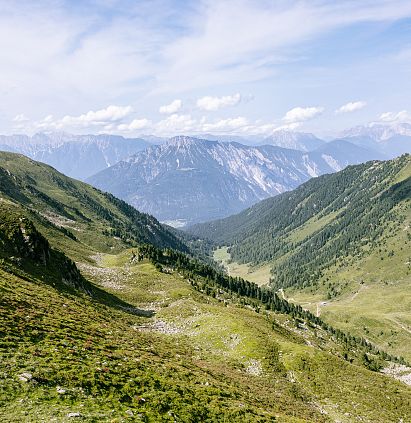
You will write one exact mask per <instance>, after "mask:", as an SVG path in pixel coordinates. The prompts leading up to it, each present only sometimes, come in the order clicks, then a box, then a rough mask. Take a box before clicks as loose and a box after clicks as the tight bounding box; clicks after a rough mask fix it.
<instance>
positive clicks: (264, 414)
mask: <svg viewBox="0 0 411 423" xmlns="http://www.w3.org/2000/svg"><path fill="white" fill-rule="evenodd" d="M19 160H20V159H19ZM17 167H18V166H17V165H16V168H17ZM9 168H11V165H9ZM43 169H44V168H43ZM14 172H15V173H14V174H15V175H16V174H17V173H18V172H19V173H18V176H16V177H19V178H22V179H24V178H25V175H24V172H23V170H22V169H19V170H17V169H14ZM10 173H11V171H10ZM50 173H51V174H53V171H52V170H50ZM0 181H1V183H2V182H3V181H4V179H0ZM19 183H20V182H19ZM42 183H43V182H41V180H40V178H38V181H37V185H36V186H41V185H42ZM3 187H4V185H3ZM7 187H9V188H10V185H7ZM14 188H15V191H14V192H12V193H10V190H9V191H8V193H7V194H6V193H5V190H4V188H3V190H2V192H1V197H2V200H1V201H0V211H1V212H0V217H1V219H0V256H1V257H0V356H1V357H0V420H1V421H5V422H37V421H59V422H60V421H61V422H64V421H73V419H74V417H70V416H79V417H78V419H79V420H81V421H90V422H92V421H118V422H120V421H149V422H160V421H171V422H174V421H178V422H197V421H216V422H217V421H227V422H237V421H244V422H247V421H250V422H257V421H283V422H302V421H313V422H321V421H335V420H339V421H341V422H351V421H358V420H359V419H361V420H362V421H369V422H387V421H399V420H400V419H403V421H408V420H410V418H411V415H410V409H411V388H410V387H409V386H407V385H405V384H404V383H402V382H400V381H397V380H395V379H394V378H392V377H389V376H386V375H383V374H381V373H378V372H375V371H371V370H368V368H367V367H371V365H374V364H375V363H378V364H382V365H383V366H386V365H387V363H384V362H383V360H382V357H381V356H376V355H375V354H374V353H372V352H371V353H370V352H369V351H368V350H367V349H366V348H365V349H364V348H363V347H362V346H361V344H358V343H354V344H353V346H352V347H351V348H348V344H346V343H344V342H342V341H341V339H339V338H338V337H337V336H336V335H335V333H334V334H333V332H330V331H329V330H326V329H324V328H323V327H322V326H320V325H317V324H315V323H313V321H311V320H309V319H305V318H303V317H297V315H295V316H293V315H291V314H288V315H287V314H281V313H278V312H274V311H270V310H269V309H266V310H265V308H264V307H263V304H261V303H260V302H259V301H258V300H256V299H254V300H252V301H250V300H249V299H247V298H246V297H242V296H239V295H238V294H235V292H234V291H230V290H227V289H224V288H223V287H221V286H216V285H215V284H213V282H212V280H210V279H209V278H207V277H203V276H198V275H197V274H196V273H195V272H193V271H192V270H190V269H189V268H188V267H187V269H188V270H189V272H188V273H187V272H185V271H184V267H183V268H181V263H183V262H184V260H185V259H184V256H183V255H180V256H181V259H180V258H179V257H180V256H179V255H178V254H177V253H175V254H176V257H177V258H178V259H177V261H176V263H175V264H174V265H173V264H167V265H166V264H164V265H162V266H159V265H156V266H154V265H153V264H152V263H151V262H149V261H148V260H147V259H145V258H143V257H142V258H141V257H140V253H141V251H143V247H140V248H139V247H135V246H134V247H132V248H127V247H128V246H127V242H126V241H124V240H122V239H117V240H113V239H112V236H110V232H109V231H108V230H105V231H104V232H103V230H101V231H100V232H97V231H96V228H100V229H101V228H103V229H104V228H106V225H108V224H107V223H106V221H105V220H104V219H101V217H100V216H99V215H97V216H94V217H93V216H92V211H90V209H89V208H88V206H87V204H88V203H87V201H86V200H84V199H78V198H74V197H73V200H70V203H67V206H65V207H64V210H65V209H66V207H67V210H71V209H69V207H70V204H72V202H73V201H78V206H77V207H78V210H81V213H83V212H84V214H85V213H90V214H89V215H88V219H90V221H87V222H82V221H80V220H74V222H75V223H74V224H73V223H71V222H70V224H71V225H73V226H72V232H73V233H74V234H75V239H73V237H72V236H71V235H68V234H67V233H66V232H65V231H64V230H62V229H61V228H60V226H59V225H56V224H53V223H52V222H50V219H46V218H44V217H42V215H40V214H39V213H37V212H36V210H35V209H33V208H34V207H37V205H38V207H39V209H40V212H41V213H42V214H43V215H44V214H45V215H47V211H48V208H47V204H48V203H44V202H43V201H40V200H38V199H37V198H36V196H33V197H30V201H29V202H27V200H25V199H24V198H23V195H24V196H26V195H27V196H28V194H27V192H26V189H25V188H24V187H23V189H21V188H20V187H19V185H15V186H14ZM14 188H13V186H11V188H10V189H12V190H13V189H14ZM44 189H45V188H44ZM56 189H57V188H56ZM39 190H40V189H39ZM52 191H53V185H52V184H51V183H50V184H48V185H47V193H48V194H47V195H49V197H50V198H52V197H51V192H52ZM97 193H98V192H97ZM53 195H54V194H53ZM96 195H97V194H96ZM98 195H100V194H98ZM53 198H56V197H53ZM37 201H38V202H37ZM110 204H111V203H110ZM43 206H44V208H43V209H42V208H41V207H43ZM53 213H54V212H53ZM62 213H63V211H61V210H60V213H59V214H58V215H59V216H62ZM56 214H57V213H56ZM31 218H33V221H34V224H33V222H32V220H31ZM60 218H61V217H59V219H60ZM93 219H94V220H93ZM74 228H77V229H78V230H77V231H75V230H74ZM95 233H96V234H97V235H96V236H94V234H95ZM77 236H78V237H77ZM153 251H154V253H156V251H157V250H155V249H153ZM156 254H159V252H158V253H156ZM167 254H171V253H170V252H168V253H167ZM43 257H45V260H43ZM68 257H70V258H72V259H74V260H75V262H76V263H75V265H74V264H73V262H72V261H71V260H70V259H69V258H68ZM136 257H137V259H138V258H141V260H137V259H136ZM167 257H168V258H170V257H171V256H170V255H168V256H167ZM187 260H188V259H187ZM179 262H180V265H179V264H178V263H179ZM190 263H194V261H190ZM66 266H69V268H66ZM179 266H180V267H179ZM70 269H71V270H70ZM159 269H161V271H160V270H159ZM180 269H182V270H180ZM78 270H80V272H81V274H79V273H78ZM68 273H70V274H71V275H72V277H71V278H70V279H67V274H68ZM70 282H72V283H70ZM393 365H394V364H393ZM394 366H395V368H396V369H399V370H400V367H399V366H398V365H397V364H395V365H394ZM382 392H383V393H384V394H383V396H382V395H381V393H382Z"/></svg>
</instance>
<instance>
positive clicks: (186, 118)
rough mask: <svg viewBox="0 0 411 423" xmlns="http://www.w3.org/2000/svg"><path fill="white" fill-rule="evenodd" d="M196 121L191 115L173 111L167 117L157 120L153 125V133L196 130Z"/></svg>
mask: <svg viewBox="0 0 411 423" xmlns="http://www.w3.org/2000/svg"><path fill="white" fill-rule="evenodd" d="M196 125H197V121H196V119H194V118H192V117H191V115H179V114H177V113H174V114H172V115H170V116H168V117H167V118H165V119H163V120H161V121H159V122H157V124H156V125H155V127H154V132H155V134H158V135H166V136H167V135H170V136H173V135H177V134H185V133H188V132H191V131H195V130H196Z"/></svg>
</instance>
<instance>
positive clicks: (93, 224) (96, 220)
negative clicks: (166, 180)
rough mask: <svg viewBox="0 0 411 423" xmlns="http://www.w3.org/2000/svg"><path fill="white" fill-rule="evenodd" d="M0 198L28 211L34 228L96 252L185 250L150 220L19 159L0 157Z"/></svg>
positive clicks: (0, 154)
mask: <svg viewBox="0 0 411 423" xmlns="http://www.w3.org/2000/svg"><path fill="white" fill-rule="evenodd" d="M0 196H1V197H2V198H4V199H7V200H11V201H13V202H15V203H18V204H19V205H20V206H23V207H24V208H25V209H26V210H29V211H32V212H33V213H34V214H35V215H32V216H31V218H32V219H34V220H36V221H37V222H38V223H39V224H41V225H43V226H48V227H52V226H54V229H56V227H57V228H60V232H62V233H63V235H65V236H66V238H68V237H70V236H71V237H72V238H75V239H77V240H78V241H79V242H80V243H81V242H82V243H84V244H86V245H91V246H93V247H96V248H103V249H104V248H105V249H108V250H110V249H116V248H117V249H118V248H122V247H123V246H124V245H125V244H126V245H127V244H128V245H130V244H132V243H136V242H149V243H152V244H154V245H157V246H159V247H173V248H177V249H180V250H185V248H186V247H185V246H184V244H183V243H182V242H181V241H180V240H179V239H178V238H177V237H176V236H175V235H174V234H173V233H171V232H170V231H169V230H168V229H167V228H165V227H164V226H162V225H160V223H159V222H158V221H157V220H156V219H155V218H153V217H152V216H149V215H147V214H144V213H140V212H138V211H137V210H135V209H134V208H133V207H131V206H129V205H128V204H126V203H125V202H123V201H121V200H118V199H117V198H115V197H113V196H112V195H110V194H106V193H103V192H101V191H99V190H97V189H95V188H93V187H91V186H90V185H87V184H85V183H83V182H79V181H76V180H74V179H71V178H68V177H66V176H64V175H63V174H61V173H59V172H57V171H56V170H55V169H53V168H52V167H50V166H47V165H45V164H42V163H39V162H35V161H33V160H31V159H29V158H27V157H25V156H22V155H18V154H14V153H5V152H0ZM106 235H110V236H111V237H110V241H109V242H107V240H108V238H107V236H106ZM55 238H57V239H59V238H61V237H60V235H59V236H57V237H55Z"/></svg>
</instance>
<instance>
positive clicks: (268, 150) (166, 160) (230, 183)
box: [87, 136, 381, 225]
mask: <svg viewBox="0 0 411 423" xmlns="http://www.w3.org/2000/svg"><path fill="white" fill-rule="evenodd" d="M380 157H381V155H380V154H379V153H376V152H373V151H370V150H366V149H364V148H362V147H358V146H355V145H353V144H350V143H348V142H346V141H335V142H333V143H329V144H324V145H321V147H320V148H319V149H318V150H314V151H311V152H303V151H298V150H291V149H284V148H281V147H277V146H273V145H262V146H246V145H243V144H239V143H235V142H218V141H208V140H202V139H197V138H192V137H183V136H181V137H175V138H172V139H171V140H170V141H168V142H167V143H165V144H162V145H161V146H153V147H150V148H148V149H146V150H144V151H141V152H139V153H136V154H135V155H133V156H131V157H129V158H127V159H126V160H122V161H121V162H119V163H117V164H116V165H114V166H112V167H110V168H108V169H105V170H104V171H101V172H99V173H98V174H96V175H94V176H92V177H91V178H88V179H87V182H89V183H91V184H92V185H94V186H96V187H98V188H100V189H102V190H104V191H108V192H111V193H113V194H114V195H116V196H118V197H120V198H122V199H124V200H125V201H127V202H129V203H130V204H132V205H133V206H135V207H137V208H138V209H140V210H143V211H145V212H146V213H150V214H154V215H155V216H156V217H157V218H158V219H160V220H161V221H164V222H167V223H170V224H172V225H178V224H180V225H184V224H192V223H196V222H201V221H206V220H211V219H215V218H218V217H223V216H228V215H230V214H233V213H236V212H239V211H241V210H242V209H244V208H246V207H248V206H250V205H252V204H254V203H256V202H258V201H259V200H262V199H264V198H267V197H271V196H273V195H277V194H280V193H282V192H284V191H288V190H291V189H293V188H295V187H297V186H298V185H300V184H301V183H303V182H305V181H306V180H308V179H309V178H312V177H316V176H319V175H322V174H325V173H331V172H335V171H338V170H340V169H342V168H343V167H345V166H346V165H348V164H353V163H361V162H363V161H367V160H371V159H376V158H380Z"/></svg>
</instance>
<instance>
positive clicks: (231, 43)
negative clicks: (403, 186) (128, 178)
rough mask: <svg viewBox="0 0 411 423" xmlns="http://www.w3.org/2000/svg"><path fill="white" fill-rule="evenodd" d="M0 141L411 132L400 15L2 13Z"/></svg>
mask: <svg viewBox="0 0 411 423" xmlns="http://www.w3.org/2000/svg"><path fill="white" fill-rule="evenodd" d="M0 10H1V14H0V51H1V53H2V54H1V55H0V72H1V73H0V75H1V78H0V93H1V98H2V102H1V105H0V128H1V130H0V132H1V133H13V132H19V133H21V132H27V133H33V132H37V131H44V130H65V131H71V132H76V133H86V132H87V133H90V132H92V133H100V132H109V133H118V134H122V135H125V136H136V135H139V134H142V133H146V134H147V133H154V134H157V135H163V136H170V135H176V134H181V133H202V132H213V133H233V134H243V135H247V134H262V135H268V134H269V133H270V132H272V131H273V130H278V129H279V128H289V129H296V130H301V131H312V132H314V133H316V134H318V135H322V136H332V135H335V134H337V133H338V132H339V131H341V130H343V129H345V128H347V127H350V126H355V125H359V124H366V123H368V122H378V121H384V122H396V121H399V120H401V121H411V113H410V112H411V105H410V102H411V2H410V1H409V0H407V1H405V0H391V1H386V0H374V1H371V0H363V1H361V0H357V1H344V0H342V1H338V2H335V1H321V0H311V1H285V0H279V1H268V0H261V1H257V0H254V1H246V0H244V1H243V0H235V1H225V0H220V1H192V2H190V1H165V0H152V1H124V0H123V1H121V0H118V1H117V0H94V1H91V0H90V1H76V0H74V1H73V0H71V1H62V0H49V1H41V0H40V1H37V2H32V1H27V2H24V1H20V2H15V1H4V0H0Z"/></svg>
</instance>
